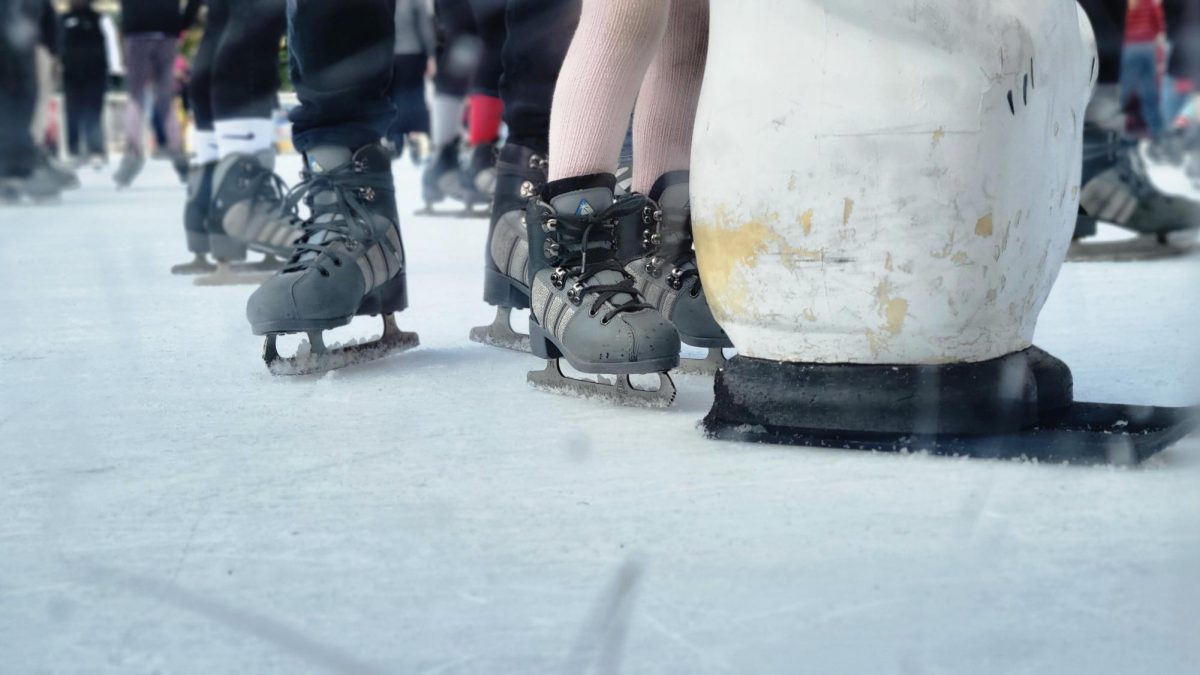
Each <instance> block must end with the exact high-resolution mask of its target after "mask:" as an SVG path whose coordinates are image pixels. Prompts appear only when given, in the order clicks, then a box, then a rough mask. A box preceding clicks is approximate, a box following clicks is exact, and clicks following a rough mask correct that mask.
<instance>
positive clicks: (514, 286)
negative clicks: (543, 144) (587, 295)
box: [470, 143, 547, 352]
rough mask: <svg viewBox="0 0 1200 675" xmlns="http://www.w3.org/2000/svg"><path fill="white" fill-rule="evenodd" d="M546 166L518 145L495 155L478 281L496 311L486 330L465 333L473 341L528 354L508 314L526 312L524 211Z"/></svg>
mask: <svg viewBox="0 0 1200 675" xmlns="http://www.w3.org/2000/svg"><path fill="white" fill-rule="evenodd" d="M546 166H547V164H546V158H545V156H544V155H542V154H539V153H537V152H534V151H533V150H532V149H531V148H527V147H525V146H522V145H517V144H515V143H508V144H507V145H505V146H504V148H503V149H502V150H501V151H500V160H499V162H497V164H496V198H495V201H494V202H493V205H492V223H491V228H490V229H489V230H488V240H487V251H486V252H485V253H484V258H485V259H486V260H487V264H486V265H485V268H484V280H483V300H484V302H486V303H488V304H489V305H492V306H494V307H495V308H496V318H495V320H494V321H493V322H492V323H491V324H490V325H487V326H477V327H475V328H472V329H471V335H470V337H471V340H473V341H475V342H479V343H481V344H485V345H492V346H494V347H502V348H504V349H512V350H514V351H518V352H528V351H529V336H528V335H525V334H523V333H520V332H518V331H517V330H515V329H514V328H513V327H512V310H514V309H527V308H528V307H529V285H528V284H527V283H525V276H526V274H527V271H528V270H527V268H528V265H529V235H528V232H527V231H526V227H525V209H526V207H527V206H528V204H529V200H530V199H533V198H534V197H536V196H537V195H539V194H541V191H542V188H544V187H545V185H546Z"/></svg>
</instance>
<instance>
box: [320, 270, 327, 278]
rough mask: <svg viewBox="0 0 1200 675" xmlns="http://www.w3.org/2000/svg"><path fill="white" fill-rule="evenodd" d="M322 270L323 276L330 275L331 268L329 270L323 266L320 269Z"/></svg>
mask: <svg viewBox="0 0 1200 675" xmlns="http://www.w3.org/2000/svg"><path fill="white" fill-rule="evenodd" d="M320 272H321V276H323V277H328V276H329V270H327V269H324V268H322V269H321V270H320Z"/></svg>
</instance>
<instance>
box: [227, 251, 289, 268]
mask: <svg viewBox="0 0 1200 675" xmlns="http://www.w3.org/2000/svg"><path fill="white" fill-rule="evenodd" d="M230 268H231V269H232V270H233V271H235V272H239V273H247V272H278V271H279V270H281V269H283V261H282V260H280V259H279V258H276V257H275V256H273V255H271V254H270V253H267V254H265V257H263V259H262V260H259V261H258V262H239V263H233V264H232V265H230Z"/></svg>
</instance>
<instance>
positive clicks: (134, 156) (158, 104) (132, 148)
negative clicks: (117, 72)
mask: <svg viewBox="0 0 1200 675" xmlns="http://www.w3.org/2000/svg"><path fill="white" fill-rule="evenodd" d="M199 10H200V0H186V5H182V6H181V0H121V29H122V32H123V33H124V35H125V68H126V71H127V77H126V84H127V88H128V90H129V101H128V103H127V107H126V110H125V155H124V156H123V157H122V158H121V164H120V166H118V167H117V171H116V173H115V174H114V175H113V180H114V181H116V183H117V187H128V186H129V185H130V184H132V183H133V181H134V179H135V178H137V175H138V174H139V173H141V170H142V166H143V165H144V164H145V161H146V159H145V158H146V151H145V147H144V144H143V140H142V138H143V134H144V129H145V125H146V120H145V118H146V115H145V114H144V110H143V106H145V105H146V102H147V100H148V98H151V97H152V99H153V103H152V105H153V106H154V108H155V111H156V114H158V115H159V116H160V119H162V121H163V124H164V125H165V127H166V135H167V139H166V140H167V148H168V151H169V153H170V157H171V159H172V160H173V161H174V162H175V164H176V170H177V171H179V172H180V176H181V177H185V176H186V174H187V158H186V157H185V156H184V154H183V141H182V134H181V131H180V128H179V120H178V118H176V116H175V114H174V111H173V110H172V104H173V101H174V96H175V57H176V54H177V53H178V43H179V34H180V33H181V32H182V31H183V30H185V29H186V28H188V27H189V26H191V25H192V23H193V22H194V21H195V20H196V14H197V13H198V12H199Z"/></svg>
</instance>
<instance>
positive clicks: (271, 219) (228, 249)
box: [196, 150, 303, 286]
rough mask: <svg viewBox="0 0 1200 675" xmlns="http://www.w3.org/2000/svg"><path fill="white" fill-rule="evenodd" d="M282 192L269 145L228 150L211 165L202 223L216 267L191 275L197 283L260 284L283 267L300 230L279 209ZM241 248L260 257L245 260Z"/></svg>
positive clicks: (286, 212)
mask: <svg viewBox="0 0 1200 675" xmlns="http://www.w3.org/2000/svg"><path fill="white" fill-rule="evenodd" d="M286 194H287V185H286V184H285V183H284V182H283V179H282V178H280V177H279V176H277V175H276V174H275V153H274V152H273V151H271V150H263V151H261V152H259V153H257V154H255V155H243V154H234V155H229V156H228V157H225V158H224V159H222V160H221V161H220V163H218V164H217V165H216V169H215V170H214V171H213V178H212V205H211V213H210V215H209V218H208V228H209V245H210V247H211V249H212V252H213V255H214V257H216V259H217V266H216V270H214V271H213V273H212V274H210V275H208V276H205V277H201V278H199V279H196V285H197V286H227V285H232V284H261V283H263V282H264V281H266V280H267V279H268V278H269V277H270V275H271V274H272V273H273V272H275V271H277V270H279V269H281V268H282V267H283V262H282V260H286V259H287V258H289V257H290V256H291V254H292V246H293V245H294V244H295V242H296V240H297V239H299V238H300V236H301V235H303V231H302V230H301V229H300V223H301V220H300V218H299V217H298V216H297V215H296V214H295V212H294V211H289V210H287V209H284V202H285V199H286ZM247 250H253V251H257V252H259V253H262V254H263V258H262V260H260V261H257V262H249V263H248V262H245V260H246V252H247Z"/></svg>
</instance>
